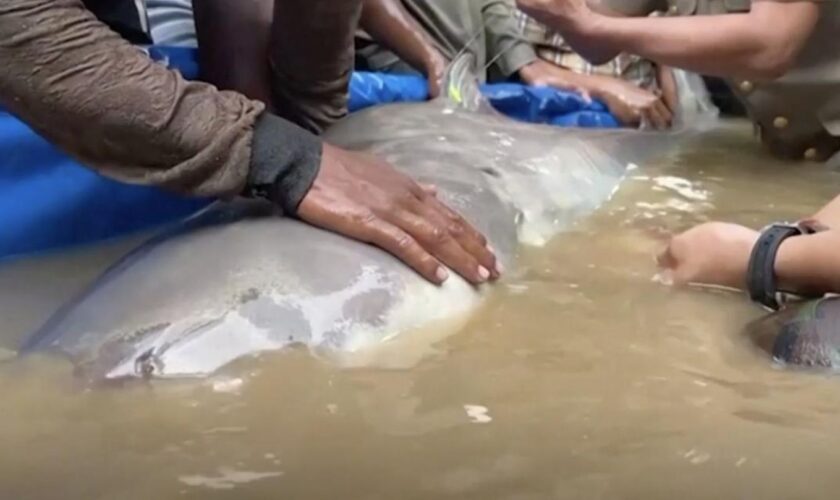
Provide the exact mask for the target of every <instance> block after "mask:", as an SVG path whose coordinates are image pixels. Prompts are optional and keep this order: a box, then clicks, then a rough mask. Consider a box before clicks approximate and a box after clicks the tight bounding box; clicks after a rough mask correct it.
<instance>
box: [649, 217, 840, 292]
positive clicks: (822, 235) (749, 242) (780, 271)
mask: <svg viewBox="0 0 840 500" xmlns="http://www.w3.org/2000/svg"><path fill="white" fill-rule="evenodd" d="M758 238H759V232H758V231H755V230H753V229H750V228H746V227H743V226H740V225H737V224H726V223H721V222H712V223H707V224H702V225H700V226H697V227H695V228H692V229H690V230H688V231H686V232H685V233H683V234H680V235H678V236H676V237H674V238H673V239H672V240H671V242H670V243H669V245H668V248H667V249H666V250H665V251H664V252H663V253H662V254H661V255H660V256H659V265H660V266H661V267H662V268H663V272H664V273H665V274H666V275H667V276H668V279H669V281H671V282H673V283H674V284H676V285H687V284H701V285H718V286H724V287H728V288H736V289H744V288H746V281H747V269H748V267H749V261H750V255H751V253H752V250H753V247H754V246H755V244H756V241H757V240H758ZM838 248H840V230H838V229H828V230H826V231H822V232H819V233H816V234H809V235H801V236H794V237H790V238H787V239H786V240H784V241H783V242H782V244H781V246H780V247H779V250H778V253H777V254H776V261H775V264H774V270H775V274H776V279H777V286H778V288H779V290H784V291H786V292H791V293H798V294H803V295H811V294H825V293H840V252H837V249H838Z"/></svg>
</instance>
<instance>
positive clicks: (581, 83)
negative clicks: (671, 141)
mask: <svg viewBox="0 0 840 500" xmlns="http://www.w3.org/2000/svg"><path fill="white" fill-rule="evenodd" d="M519 75H520V77H521V78H522V80H523V81H525V82H526V83H527V84H529V85H536V86H544V85H547V86H551V87H554V88H557V89H561V90H567V91H572V92H578V93H580V94H582V95H583V96H584V97H586V98H589V97H594V98H596V99H598V100H600V101H601V102H603V103H604V104H605V105H606V106H607V108H608V109H609V110H610V113H612V114H613V115H614V116H615V117H616V118H617V119H618V121H619V122H621V124H623V125H627V126H636V125H639V124H640V123H642V122H644V123H648V124H650V125H651V126H653V127H654V128H656V129H665V128H668V127H669V126H670V124H671V120H672V119H673V113H672V111H671V109H669V107H668V106H667V105H666V104H665V102H664V101H663V99H661V98H660V97H659V96H657V95H655V94H653V93H652V92H649V91H647V90H645V89H642V88H639V87H638V86H636V85H634V84H632V83H630V82H627V81H624V80H621V79H620V78H615V77H611V76H604V75H586V74H579V73H575V72H574V71H571V70H569V69H567V68H563V67H560V66H557V65H556V64H551V63H549V62H547V61H542V60H537V61H535V62H533V63H531V64H529V65H527V66H526V67H524V68H522V69H520V70H519Z"/></svg>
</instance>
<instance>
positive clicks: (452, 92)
mask: <svg viewBox="0 0 840 500" xmlns="http://www.w3.org/2000/svg"><path fill="white" fill-rule="evenodd" d="M449 98H450V99H452V100H453V101H455V102H456V103H457V104H461V101H463V98H462V97H461V89H459V88H458V87H456V86H455V84H454V83H450V84H449Z"/></svg>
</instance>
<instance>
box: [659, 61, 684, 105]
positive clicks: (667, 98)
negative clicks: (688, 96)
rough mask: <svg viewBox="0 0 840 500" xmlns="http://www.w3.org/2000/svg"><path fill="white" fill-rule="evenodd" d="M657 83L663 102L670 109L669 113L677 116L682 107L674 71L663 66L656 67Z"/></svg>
mask: <svg viewBox="0 0 840 500" xmlns="http://www.w3.org/2000/svg"><path fill="white" fill-rule="evenodd" d="M656 83H657V84H658V85H659V91H660V93H661V94H662V102H663V103H664V104H665V106H667V107H668V111H670V112H671V114H672V115H675V114H676V113H677V111H678V109H679V107H680V95H679V90H678V89H677V80H676V78H674V70H673V69H672V68H670V67H668V66H663V65H661V64H657V65H656Z"/></svg>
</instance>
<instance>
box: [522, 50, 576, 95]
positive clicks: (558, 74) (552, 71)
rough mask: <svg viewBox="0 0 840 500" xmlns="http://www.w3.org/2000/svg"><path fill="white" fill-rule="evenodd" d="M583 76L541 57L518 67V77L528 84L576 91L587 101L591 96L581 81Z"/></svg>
mask: <svg viewBox="0 0 840 500" xmlns="http://www.w3.org/2000/svg"><path fill="white" fill-rule="evenodd" d="M583 77H585V75H578V74H576V73H574V72H572V71H569V70H568V69H566V68H561V67H560V66H557V65H555V64H552V63H550V62H547V61H543V60H542V59H537V60H536V61H533V62H531V63H529V64H527V65H525V66H523V67H522V68H520V69H519V78H521V79H522V81H523V82H525V83H526V84H528V85H533V86H535V87H554V88H556V89H559V90H566V91H570V92H577V93H578V94H580V95H581V96H582V97H583V98H584V100H586V101H587V102H588V101H590V100H591V99H592V98H591V97H590V95H589V89H587V88H586V86H585V85H583V82H582V81H581V80H582V79H583Z"/></svg>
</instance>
